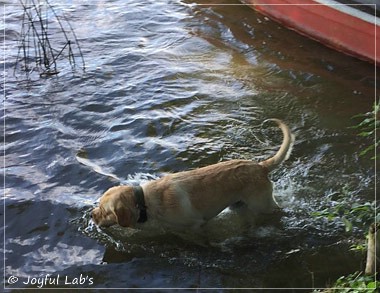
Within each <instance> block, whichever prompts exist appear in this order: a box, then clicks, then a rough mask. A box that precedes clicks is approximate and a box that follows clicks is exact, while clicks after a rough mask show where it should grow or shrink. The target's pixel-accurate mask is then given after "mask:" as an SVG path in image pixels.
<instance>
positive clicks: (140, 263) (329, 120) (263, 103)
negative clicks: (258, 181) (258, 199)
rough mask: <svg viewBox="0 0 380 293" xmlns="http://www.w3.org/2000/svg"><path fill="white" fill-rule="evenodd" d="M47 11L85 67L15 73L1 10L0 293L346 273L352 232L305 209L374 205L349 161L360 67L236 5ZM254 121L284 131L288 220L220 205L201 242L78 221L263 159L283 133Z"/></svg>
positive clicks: (371, 87)
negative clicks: (277, 124)
mask: <svg viewBox="0 0 380 293" xmlns="http://www.w3.org/2000/svg"><path fill="white" fill-rule="evenodd" d="M51 2H52V3H54V4H55V2H57V4H55V6H54V7H55V11H56V13H57V14H58V15H65V17H66V18H67V20H68V21H69V22H70V24H71V26H72V27H73V29H74V30H75V33H76V35H77V38H78V41H79V44H80V46H81V49H82V52H83V56H84V59H85V62H86V68H85V71H84V72H83V70H82V69H81V63H80V62H78V64H77V66H76V67H75V68H74V70H73V69H72V68H71V66H70V64H69V63H68V62H67V61H65V60H62V61H60V62H59V64H58V66H59V68H58V69H59V71H60V73H59V74H58V75H56V76H51V77H46V76H40V75H39V73H38V72H37V71H33V72H31V73H30V74H29V75H28V76H26V75H25V73H24V72H23V71H22V66H21V65H20V64H17V66H16V64H15V63H16V56H17V52H18V49H17V45H18V43H17V42H16V40H17V39H18V37H19V36H20V29H21V28H20V23H21V19H22V15H23V11H22V9H21V7H20V6H14V5H6V6H5V8H4V9H5V12H3V15H4V13H5V16H6V18H5V20H6V25H5V31H6V38H5V46H6V48H7V49H6V51H5V53H6V58H5V64H4V66H5V76H6V83H5V85H4V92H5V95H6V99H5V101H4V104H3V106H4V108H5V110H4V112H2V114H3V115H5V139H4V140H5V146H4V147H5V169H3V170H4V171H5V200H4V202H3V203H2V204H3V205H5V209H4V211H5V214H4V220H5V222H4V229H5V230H4V235H5V239H4V241H5V282H6V283H5V284H6V285H7V286H8V287H9V288H19V287H28V288H35V287H37V286H38V284H37V283H36V284H24V283H27V282H28V278H31V279H32V278H35V282H37V278H39V277H45V276H48V275H49V276H48V277H49V278H56V281H55V283H53V281H52V282H51V283H52V284H50V285H49V284H43V285H42V286H43V287H45V286H50V287H52V288H57V287H60V288H69V287H78V288H83V287H86V288H105V287H107V288H136V287H139V288H312V287H325V286H327V285H328V284H329V283H331V281H333V280H334V279H335V278H336V277H339V276H341V275H343V274H348V273H351V272H353V271H355V270H360V269H361V268H362V265H363V262H362V261H363V259H362V257H361V256H360V255H358V254H357V253H354V252H350V251H349V246H350V243H351V240H352V238H353V237H362V235H363V233H364V231H363V230H361V229H357V230H356V231H354V232H355V234H354V235H352V234H347V233H345V231H344V227H343V225H342V223H341V222H339V221H330V222H328V221H323V220H321V219H316V218H313V217H312V216H311V213H312V212H313V211H316V210H322V209H323V208H325V207H326V206H328V205H329V204H330V200H331V196H330V195H331V194H334V193H336V192H340V191H341V190H342V188H346V187H347V186H348V188H349V190H350V191H351V192H352V194H353V195H354V197H353V200H355V201H358V202H363V201H366V200H373V197H374V184H375V182H374V180H375V179H374V164H373V162H372V161H370V160H369V159H368V158H360V157H359V156H358V153H359V152H360V150H361V149H362V148H363V147H365V145H367V144H370V143H371V141H370V140H366V139H364V138H360V137H358V136H357V131H356V130H354V129H350V128H349V127H350V126H352V125H354V124H356V123H357V122H358V120H357V119H352V116H354V115H356V114H358V113H364V112H368V111H370V110H371V107H372V104H373V101H374V95H375V84H376V81H375V72H374V66H373V65H372V64H367V63H365V62H362V61H359V60H356V59H353V58H351V57H348V56H345V55H342V54H339V53H337V52H334V51H331V50H330V49H327V48H325V47H323V46H322V45H320V44H318V43H316V42H313V41H311V40H308V39H306V38H304V37H302V36H299V35H297V34H295V33H294V32H292V31H288V30H287V29H284V28H282V27H280V26H278V25H277V24H275V23H273V22H271V21H270V20H268V19H266V18H265V17H263V16H261V15H259V14H257V13H256V12H254V11H252V10H250V9H248V8H247V7H245V6H242V5H234V6H231V5H228V6H227V5H199V4H201V3H203V4H204V3H206V2H204V1H203V2H201V1H199V2H190V1H169V0H162V1H148V2H146V3H138V2H136V1H129V2H131V3H127V4H126V3H125V1H112V2H108V1H96V2H95V4H94V3H93V2H84V1H67V3H61V2H60V1H51ZM209 3H212V1H210V2H209ZM223 3H224V4H239V2H237V1H224V2H223ZM218 4H220V3H219V2H218ZM3 11H4V10H3ZM48 17H50V18H51V27H52V29H53V32H55V34H54V33H53V34H52V35H51V40H52V41H53V42H55V44H61V43H60V42H62V40H61V39H60V34H59V33H58V32H59V31H60V30H59V27H57V26H54V17H53V16H52V15H48ZM3 25H4V24H2V26H3ZM54 27H56V31H54ZM76 54H78V53H77V51H76ZM78 60H80V58H79V57H78ZM15 66H16V71H14V67H15ZM270 117H277V118H280V119H283V120H284V121H286V122H287V123H288V124H289V125H290V127H291V128H292V130H293V132H294V133H295V135H296V143H295V146H294V150H293V153H292V156H291V157H290V159H289V160H288V161H287V162H286V163H284V164H283V166H282V167H281V168H279V169H278V170H275V171H274V172H273V174H272V176H271V177H272V180H273V181H274V183H275V195H276V199H277V201H278V202H279V203H280V204H281V206H282V207H283V208H284V210H285V211H286V215H285V216H284V217H282V218H281V219H280V221H277V222H268V223H265V224H262V225H261V226H258V227H256V228H255V229H250V230H249V231H243V230H244V229H241V227H240V226H239V222H238V220H237V218H236V217H235V216H236V215H234V214H233V213H232V212H229V211H225V212H224V213H223V214H222V215H220V216H219V217H218V218H217V219H214V220H213V221H212V222H211V223H210V225H209V228H208V229H209V234H210V235H209V236H211V237H212V238H213V245H204V243H202V239H198V238H196V237H195V236H193V235H189V234H186V233H185V235H183V234H174V233H166V234H165V233H157V234H155V235H152V234H149V235H146V234H144V233H142V232H138V233H132V235H129V234H128V233H127V232H126V231H125V230H120V229H115V228H111V229H108V230H107V231H105V232H104V231H101V230H99V229H98V228H96V227H95V226H94V225H93V224H92V223H91V221H90V219H89V218H90V217H89V211H90V210H91V208H92V207H93V206H94V205H95V204H96V201H97V200H98V199H99V197H100V196H101V194H102V192H104V190H106V189H107V188H109V187H111V186H113V185H118V184H120V183H123V184H124V183H139V182H141V181H145V180H149V179H154V178H157V177H159V176H161V175H162V174H164V173H166V172H176V171H182V170H188V169H191V168H196V167H200V166H205V165H208V164H212V163H216V162H219V161H222V160H228V159H233V158H245V159H255V160H261V159H264V158H266V157H268V156H270V155H272V154H273V153H274V152H275V151H276V150H277V148H278V146H279V144H280V143H281V135H280V133H279V132H278V130H276V129H272V128H269V127H264V128H262V126H261V123H262V121H263V120H265V119H267V118H270ZM129 232H130V231H129ZM11 276H14V277H17V278H18V281H17V282H15V283H14V284H10V280H11V279H10V277H11ZM12 280H14V278H12ZM49 280H50V279H49ZM306 291H310V290H306Z"/></svg>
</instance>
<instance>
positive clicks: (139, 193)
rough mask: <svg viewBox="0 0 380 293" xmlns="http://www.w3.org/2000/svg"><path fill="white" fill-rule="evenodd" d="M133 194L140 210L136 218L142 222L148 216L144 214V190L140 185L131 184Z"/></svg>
mask: <svg viewBox="0 0 380 293" xmlns="http://www.w3.org/2000/svg"><path fill="white" fill-rule="evenodd" d="M133 195H134V197H135V201H136V207H137V208H138V209H139V211H140V216H139V218H138V220H137V222H138V223H144V222H146V221H147V220H148V216H147V214H146V206H145V199H144V191H143V189H142V187H141V186H133Z"/></svg>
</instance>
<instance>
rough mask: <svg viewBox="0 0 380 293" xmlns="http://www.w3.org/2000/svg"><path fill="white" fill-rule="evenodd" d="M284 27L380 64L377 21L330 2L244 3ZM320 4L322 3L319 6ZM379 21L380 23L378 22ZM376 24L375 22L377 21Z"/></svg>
mask: <svg viewBox="0 0 380 293" xmlns="http://www.w3.org/2000/svg"><path fill="white" fill-rule="evenodd" d="M243 2H245V3H246V4H248V5H249V6H250V7H251V8H253V9H255V10H257V11H259V12H260V13H262V14H264V15H266V16H268V17H269V18H272V19H274V20H276V21H278V22H280V23H281V24H283V25H284V26H286V27H288V28H290V29H293V30H295V31H297V32H299V33H301V34H303V35H306V36H307V37H310V38H312V39H315V40H317V41H319V42H321V43H323V44H325V45H327V46H329V47H331V48H334V49H336V50H338V51H341V52H344V53H346V54H349V55H352V56H355V57H357V58H360V59H363V60H367V61H371V62H374V63H375V64H376V65H377V66H379V65H380V46H379V47H377V46H376V44H377V43H379V44H380V42H378V41H379V38H380V36H379V35H377V34H376V31H377V27H378V26H379V25H380V19H379V18H377V17H375V16H374V15H371V14H367V13H364V12H362V11H359V10H357V9H355V8H354V7H355V6H349V5H344V4H339V3H338V2H336V1H331V0H315V1H314V0H302V1H301V0H243ZM322 3H323V4H322ZM378 20H379V21H378ZM377 21H378V22H377Z"/></svg>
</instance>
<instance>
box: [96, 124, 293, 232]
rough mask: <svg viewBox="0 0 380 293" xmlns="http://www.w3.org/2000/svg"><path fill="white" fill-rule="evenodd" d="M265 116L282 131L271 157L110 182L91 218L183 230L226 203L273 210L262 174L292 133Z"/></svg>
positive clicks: (276, 161) (283, 153)
mask: <svg viewBox="0 0 380 293" xmlns="http://www.w3.org/2000/svg"><path fill="white" fill-rule="evenodd" d="M269 120H271V121H274V122H276V123H277V124H278V126H279V127H280V128H281V130H282V133H283V136H284V138H283V142H282V144H281V147H280V149H279V151H278V152H277V154H276V155H275V156H273V157H271V158H269V159H267V160H265V161H263V162H260V163H256V162H253V161H250V160H231V161H227V162H221V163H217V164H214V165H210V166H207V167H203V168H199V169H195V170H191V171H185V172H179V173H174V174H169V175H166V176H164V177H162V178H160V179H158V180H154V181H149V182H147V183H145V184H143V185H142V186H116V187H112V188H110V189H109V190H107V191H106V192H105V193H104V194H103V196H102V197H101V199H100V204H99V207H96V208H95V209H94V210H93V211H92V218H93V221H94V222H95V224H97V225H99V226H100V227H109V226H112V225H114V224H119V225H120V226H122V227H132V228H134V227H136V226H138V227H139V228H141V227H142V225H140V224H143V223H145V222H146V221H155V222H158V223H159V224H161V225H163V226H169V227H173V228H179V229H184V228H197V227H200V226H202V225H204V224H205V223H207V221H209V220H210V219H211V218H213V217H215V216H216V215H218V214H219V213H220V212H221V211H222V210H224V209H225V208H226V207H228V206H234V205H239V206H244V210H246V211H248V212H249V213H250V214H252V216H253V217H254V216H257V215H259V214H261V213H265V214H267V213H272V212H274V211H276V210H279V207H278V205H277V203H276V201H275V200H274V198H273V195H272V183H271V181H270V180H269V179H268V173H269V172H270V171H272V170H273V169H274V168H276V167H277V166H278V165H280V164H281V163H282V162H283V161H285V160H286V159H287V157H288V156H289V153H290V151H291V148H292V145H293V142H294V136H293V134H292V133H291V132H290V130H289V128H288V126H287V125H286V124H284V123H283V122H282V121H281V120H278V119H269ZM138 223H139V225H137V224H138Z"/></svg>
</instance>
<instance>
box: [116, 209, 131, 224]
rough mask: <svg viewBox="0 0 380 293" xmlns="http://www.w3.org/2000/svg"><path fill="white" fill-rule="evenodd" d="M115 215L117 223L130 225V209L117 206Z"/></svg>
mask: <svg viewBox="0 0 380 293" xmlns="http://www.w3.org/2000/svg"><path fill="white" fill-rule="evenodd" d="M115 215H116V221H117V223H118V224H119V225H120V226H122V227H130V226H131V224H132V223H131V220H132V214H131V211H130V210H129V209H128V208H126V207H123V206H118V207H116V208H115Z"/></svg>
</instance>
